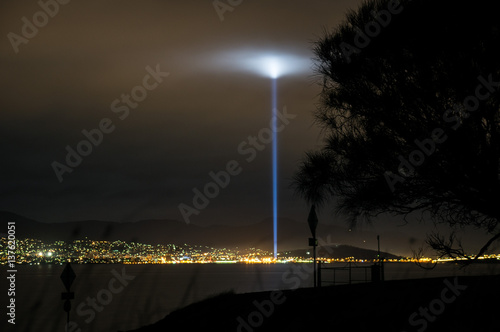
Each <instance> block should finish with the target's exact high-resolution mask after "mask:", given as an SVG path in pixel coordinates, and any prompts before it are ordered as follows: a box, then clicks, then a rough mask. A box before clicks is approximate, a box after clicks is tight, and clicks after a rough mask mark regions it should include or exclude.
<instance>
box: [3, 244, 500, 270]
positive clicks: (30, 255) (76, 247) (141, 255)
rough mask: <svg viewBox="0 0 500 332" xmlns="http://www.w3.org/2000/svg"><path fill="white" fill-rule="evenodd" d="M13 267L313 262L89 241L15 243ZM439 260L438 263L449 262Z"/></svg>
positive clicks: (251, 251)
mask: <svg viewBox="0 0 500 332" xmlns="http://www.w3.org/2000/svg"><path fill="white" fill-rule="evenodd" d="M7 244H8V241H7V238H0V254H1V261H0V264H2V265H4V264H7V261H8V258H7V257H8V255H7V250H8V249H7ZM15 246H16V264H32V265H33V264H65V263H68V262H71V263H76V264H185V263H248V264H252V263H264V264H266V263H288V262H295V263H307V262H312V261H313V258H312V252H305V255H300V256H297V255H296V254H295V256H294V255H293V254H292V253H294V252H295V251H294V252H286V251H285V252H280V253H278V258H277V259H275V258H274V257H273V253H272V252H269V251H266V250H261V249H258V248H246V249H238V248H234V249H229V248H214V247H209V246H201V245H188V244H183V245H175V244H167V245H162V244H157V245H151V244H144V243H136V242H129V243H127V242H124V241H119V240H118V241H94V240H90V239H83V240H74V241H72V242H66V241H55V242H52V243H44V242H43V241H41V240H37V239H31V238H26V239H17V240H16V244H15ZM317 259H318V260H319V261H321V262H324V263H334V262H359V263H365V262H366V263H369V262H374V261H377V259H376V258H374V259H372V260H369V259H359V258H356V257H342V258H331V257H318V258H317ZM481 259H488V260H499V261H500V254H493V255H485V256H483V257H481ZM449 260H450V259H446V258H443V259H439V260H437V261H449ZM384 261H386V262H416V261H417V260H416V259H414V258H410V257H401V258H398V259H384ZM435 261H436V260H433V259H432V258H420V259H419V262H435Z"/></svg>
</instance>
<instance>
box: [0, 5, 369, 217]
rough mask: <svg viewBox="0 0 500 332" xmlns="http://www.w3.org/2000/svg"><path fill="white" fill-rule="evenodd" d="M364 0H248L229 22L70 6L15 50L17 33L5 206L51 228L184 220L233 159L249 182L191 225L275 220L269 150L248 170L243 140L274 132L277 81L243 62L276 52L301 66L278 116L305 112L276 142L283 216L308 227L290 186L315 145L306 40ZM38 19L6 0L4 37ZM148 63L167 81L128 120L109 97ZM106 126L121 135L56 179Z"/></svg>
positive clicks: (8, 70)
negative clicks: (58, 168) (68, 159)
mask: <svg viewBox="0 0 500 332" xmlns="http://www.w3.org/2000/svg"><path fill="white" fill-rule="evenodd" d="M360 2H361V1H357V0H350V1H322V0H315V1H308V2H304V1H244V2H243V3H242V4H241V5H240V6H238V7H236V8H235V9H234V11H232V12H227V13H225V15H224V21H220V20H219V17H218V15H217V13H216V11H215V10H214V8H213V6H212V4H211V2H210V1H207V2H201V1H141V2H140V3H139V2H134V1H120V2H97V1H92V2H76V1H72V2H69V3H68V4H66V5H61V6H60V8H59V12H58V13H57V14H56V15H55V16H54V17H53V18H50V19H49V22H48V24H47V25H46V26H43V27H40V28H39V31H38V33H37V35H36V36H35V37H33V38H32V39H30V40H29V42H28V43H27V44H21V45H19V52H18V53H15V52H14V50H13V47H12V45H11V43H10V42H9V39H8V38H4V39H3V42H2V43H1V44H0V58H1V60H2V61H1V62H0V68H1V70H2V73H3V75H2V78H1V81H0V84H1V85H0V87H1V89H2V96H1V97H0V98H1V99H0V102H1V105H2V121H1V124H0V129H1V141H0V149H1V151H2V159H3V162H2V166H1V174H0V181H1V188H2V189H1V192H0V196H1V197H2V199H1V200H0V201H1V203H0V209H4V210H11V211H13V212H17V213H20V214H23V215H26V216H28V217H32V218H35V219H39V220H44V221H63V220H78V219H106V220H136V219H141V218H170V219H181V218H182V217H181V215H180V212H179V210H178V204H180V203H186V204H190V203H191V200H192V197H193V191H192V190H193V188H203V186H204V185H205V184H206V183H207V182H209V181H211V178H210V176H209V172H211V171H214V172H218V171H220V170H223V169H224V168H225V167H226V164H227V162H228V161H230V160H237V161H238V162H239V163H240V165H241V167H242V169H243V170H242V172H241V174H239V175H237V176H234V177H232V178H231V182H230V184H229V185H228V186H227V187H226V188H225V189H223V190H221V192H220V194H219V196H218V197H216V198H214V199H213V200H211V202H210V205H209V206H208V207H207V208H206V209H204V210H203V211H202V212H201V213H200V214H199V215H198V216H194V217H193V220H192V221H193V222H196V223H202V224H203V223H214V222H217V223H220V222H234V223H237V222H241V223H243V222H253V221H260V220H261V219H263V218H266V217H269V216H270V215H271V213H272V208H271V201H270V199H271V193H270V188H271V167H270V164H271V158H270V152H271V150H270V146H267V147H266V148H265V149H264V151H262V152H259V154H258V156H257V157H256V158H255V160H254V161H252V162H251V163H248V162H246V161H245V156H243V155H241V154H240V153H239V152H238V145H239V144H241V143H242V142H244V141H245V140H247V139H248V136H250V135H256V134H258V132H259V130H261V129H262V128H264V127H266V126H268V125H269V121H270V117H271V110H270V107H271V106H270V100H271V96H270V93H271V89H270V80H269V79H268V78H265V77H262V76H260V75H258V73H257V72H255V73H253V72H252V71H248V70H247V71H245V70H240V68H239V67H238V64H239V63H240V60H241V61H243V60H244V61H247V60H248V59H252V58H254V57H255V58H256V57H258V56H259V54H263V55H265V54H267V53H275V54H285V55H287V56H289V57H293V58H294V59H295V60H297V61H296V62H293V63H291V64H290V65H291V66H292V67H293V68H292V69H293V75H289V76H284V77H282V78H281V79H279V81H278V105H279V107H278V108H279V109H283V107H284V106H286V107H287V109H288V111H289V112H290V113H292V114H295V115H297V117H296V118H295V119H294V120H293V121H292V122H291V123H290V124H289V125H288V126H287V127H286V129H285V130H284V131H283V132H282V133H280V135H279V147H280V154H279V156H280V159H279V160H280V161H279V162H280V168H279V174H280V214H281V215H283V216H288V217H295V218H297V219H300V218H301V217H302V216H304V215H306V214H307V207H306V206H305V204H303V203H302V202H301V201H300V200H299V199H297V198H294V197H293V196H292V194H291V192H290V189H289V187H288V184H289V182H288V181H289V180H290V178H291V176H292V174H293V171H294V169H295V167H296V165H297V162H298V161H299V160H300V158H301V157H302V154H303V152H304V151H305V150H308V149H312V148H314V147H316V146H317V145H318V144H320V140H319V134H318V130H317V129H316V128H315V127H313V126H312V117H311V111H312V110H313V109H314V103H315V101H316V99H315V98H316V95H317V94H318V92H319V87H318V86H317V85H315V84H314V79H313V76H312V74H313V73H312V72H311V71H310V70H309V68H305V67H306V66H307V64H308V63H310V61H309V60H310V58H311V57H312V53H311V43H312V42H313V41H314V40H316V39H317V38H318V37H319V36H320V35H321V33H322V31H323V28H324V27H327V28H332V27H334V26H335V25H337V24H338V23H339V22H340V20H341V19H342V18H343V16H344V14H345V12H346V11H347V10H348V9H352V8H356V7H357V6H358V4H359V3H360ZM37 11H40V7H39V5H38V3H37V2H27V1H26V2H7V3H2V4H1V5H0V12H1V14H0V15H1V19H0V21H1V25H0V28H1V32H2V34H3V36H7V34H8V33H10V32H14V33H16V34H21V28H22V25H23V22H22V21H21V18H22V17H24V16H26V17H27V18H28V19H30V20H31V18H32V17H33V14H35V13H36V12H37ZM240 58H241V59H240ZM304 64H306V65H304ZM147 66H150V67H151V68H155V67H156V66H159V68H160V69H161V70H162V71H165V72H169V74H170V75H169V76H168V77H166V78H164V79H163V82H161V83H160V84H159V85H158V86H157V87H156V88H155V89H152V90H151V91H147V97H146V98H145V99H144V101H142V102H140V103H139V105H138V106H137V107H136V108H135V109H132V108H130V113H129V114H128V116H127V117H126V118H125V119H123V120H120V119H119V115H120V113H114V112H112V110H111V103H112V102H113V101H114V100H115V99H120V98H121V95H122V94H129V93H130V92H131V90H132V89H133V88H134V87H136V86H138V85H142V84H143V78H144V76H145V75H147V73H148V71H147V70H146V67H147ZM298 67H300V68H298ZM104 118H109V119H110V121H111V122H112V124H113V126H114V130H113V132H111V133H109V134H104V135H103V139H102V142H101V143H100V144H99V145H98V146H95V147H93V151H92V153H91V154H90V155H88V156H86V157H83V160H82V162H81V164H80V165H79V166H78V167H75V168H74V170H73V172H72V173H66V174H64V176H63V178H64V181H63V182H61V183H60V182H59V181H58V179H57V177H56V175H55V173H54V171H53V169H52V167H51V163H52V162H53V161H58V162H60V163H64V159H65V155H66V150H65V148H66V146H68V145H69V146H71V147H72V148H76V146H77V144H78V143H79V142H80V141H81V140H82V139H84V138H85V137H84V136H83V134H82V130H84V129H85V130H89V131H90V130H92V129H94V128H97V127H98V126H99V123H100V121H101V120H102V119H104Z"/></svg>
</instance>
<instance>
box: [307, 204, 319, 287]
mask: <svg viewBox="0 0 500 332" xmlns="http://www.w3.org/2000/svg"><path fill="white" fill-rule="evenodd" d="M307 223H308V224H309V228H310V229H311V234H312V238H309V245H310V246H312V247H313V257H314V261H313V267H314V287H316V280H317V279H316V247H317V246H318V240H316V226H318V216H316V208H315V206H314V204H313V205H312V206H311V211H310V212H309V217H307Z"/></svg>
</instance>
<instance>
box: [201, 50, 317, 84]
mask: <svg viewBox="0 0 500 332" xmlns="http://www.w3.org/2000/svg"><path fill="white" fill-rule="evenodd" d="M208 62H209V63H210V64H211V66H212V68H213V69H216V70H217V71H248V72H252V73H257V74H259V75H261V76H264V77H269V78H272V79H276V78H278V77H282V76H286V75H295V74H308V73H310V71H311V65H312V62H311V60H310V57H309V56H299V55H291V54H286V53H277V52H269V51H256V50H248V49H244V50H236V51H230V52H223V53H218V54H217V55H216V56H215V57H214V58H213V59H212V60H208Z"/></svg>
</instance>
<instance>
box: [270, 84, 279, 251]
mask: <svg viewBox="0 0 500 332" xmlns="http://www.w3.org/2000/svg"><path fill="white" fill-rule="evenodd" d="M276 81H277V77H276V76H274V75H273V77H272V80H271V85H272V89H271V90H272V119H273V128H272V130H273V146H272V154H273V158H272V159H273V239H274V258H275V259H276V258H277V257H278V131H277V122H278V120H277V119H278V118H277V112H278V109H277V106H276Z"/></svg>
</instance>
